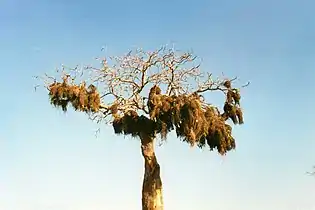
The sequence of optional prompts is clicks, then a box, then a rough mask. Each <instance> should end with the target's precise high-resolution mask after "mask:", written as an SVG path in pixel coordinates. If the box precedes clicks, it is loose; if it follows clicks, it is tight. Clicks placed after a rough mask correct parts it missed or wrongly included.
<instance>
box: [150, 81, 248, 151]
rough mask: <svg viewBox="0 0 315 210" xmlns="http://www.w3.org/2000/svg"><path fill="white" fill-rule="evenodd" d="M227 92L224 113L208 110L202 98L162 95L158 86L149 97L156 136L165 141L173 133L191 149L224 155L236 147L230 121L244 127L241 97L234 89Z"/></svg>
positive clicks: (196, 96) (212, 108)
mask: <svg viewBox="0 0 315 210" xmlns="http://www.w3.org/2000/svg"><path fill="white" fill-rule="evenodd" d="M225 86H226V87H229V90H228V92H227V94H226V95H227V97H226V102H225V105H224V112H223V113H222V114H220V112H219V111H218V110H217V109H216V108H214V107H210V106H205V105H204V104H203V103H202V102H201V100H200V95H198V94H197V93H193V94H190V95H179V96H166V95H162V94H161V89H160V88H159V87H158V86H153V87H152V88H151V90H150V93H149V100H148V108H149V113H150V119H151V120H152V121H154V122H155V123H156V124H157V126H156V127H155V128H156V129H158V130H157V131H156V132H157V133H160V134H161V137H162V138H163V139H166V137H167V134H168V133H169V132H170V131H172V130H174V129H175V131H176V134H177V136H178V137H179V138H181V139H182V140H183V141H185V142H188V143H189V144H190V145H192V146H193V145H196V144H197V145H198V146H199V147H201V148H202V147H204V146H205V145H206V144H207V145H208V146H209V147H210V149H211V150H213V149H217V150H218V152H219V153H220V154H222V155H224V154H225V153H226V152H228V151H230V150H232V149H234V148H235V147H236V145H235V140H234V138H233V137H232V127H231V126H230V125H228V124H227V123H226V120H228V119H231V120H232V122H233V123H234V124H242V123H243V113H242V110H241V108H240V107H239V101H240V95H239V92H238V91H236V90H235V89H232V90H231V88H230V84H228V83H227V84H225Z"/></svg>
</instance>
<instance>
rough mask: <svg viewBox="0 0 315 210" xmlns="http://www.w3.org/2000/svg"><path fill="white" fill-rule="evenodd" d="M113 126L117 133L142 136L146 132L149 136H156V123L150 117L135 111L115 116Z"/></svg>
mask: <svg viewBox="0 0 315 210" xmlns="http://www.w3.org/2000/svg"><path fill="white" fill-rule="evenodd" d="M113 128H114V132H115V133H116V134H124V135H131V136H132V137H137V136H140V133H145V134H147V135H148V136H151V137H155V132H156V130H157V129H156V123H155V122H154V121H152V120H150V119H149V118H147V117H145V116H143V115H141V116H138V114H137V113H136V112H135V111H127V112H126V113H124V115H123V116H122V117H119V116H115V118H114V121H113Z"/></svg>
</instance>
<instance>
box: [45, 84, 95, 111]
mask: <svg viewBox="0 0 315 210" xmlns="http://www.w3.org/2000/svg"><path fill="white" fill-rule="evenodd" d="M48 90H49V97H50V102H51V104H53V105H54V106H56V107H61V108H62V110H63V111H67V109H68V105H69V104H71V105H72V107H73V108H74V109H75V110H76V111H82V112H97V111H99V108H100V103H101V100H100V96H99V93H98V92H97V89H96V87H95V86H94V85H90V86H89V87H88V88H86V86H85V83H82V84H80V85H79V86H78V85H70V84H68V83H67V82H66V81H65V80H64V81H63V82H62V83H59V82H54V83H53V84H51V85H50V86H49V87H48Z"/></svg>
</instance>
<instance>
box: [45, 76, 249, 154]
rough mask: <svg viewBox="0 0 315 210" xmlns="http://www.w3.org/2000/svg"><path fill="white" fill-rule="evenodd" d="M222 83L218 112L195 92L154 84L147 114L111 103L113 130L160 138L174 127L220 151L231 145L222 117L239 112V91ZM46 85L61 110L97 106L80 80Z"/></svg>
mask: <svg viewBox="0 0 315 210" xmlns="http://www.w3.org/2000/svg"><path fill="white" fill-rule="evenodd" d="M223 85H224V86H225V88H226V101H225V104H224V107H223V110H224V112H223V113H222V114H221V113H220V112H219V110H218V109H217V108H215V107H212V106H209V105H206V104H205V103H204V102H202V100H201V96H200V95H199V94H197V93H192V94H189V95H179V96H174V95H173V96H167V95H163V94H162V93H161V89H160V88H159V87H158V86H156V85H155V86H153V87H152V88H151V89H150V93H149V100H148V104H147V105H148V110H149V115H150V118H148V117H146V116H143V115H141V116H139V115H138V114H137V112H136V111H132V110H124V111H125V112H124V113H123V115H120V114H118V105H117V104H114V105H112V107H111V108H110V111H111V113H112V115H113V116H114V121H113V128H114V131H115V133H116V134H124V135H131V136H133V137H137V136H140V134H146V135H148V136H150V137H152V138H154V137H156V134H160V135H161V138H162V139H166V137H167V134H168V133H169V132H170V131H172V130H175V131H176V134H177V136H178V137H179V138H181V139H182V140H183V141H186V142H188V143H190V144H191V145H192V146H193V145H196V144H197V145H198V146H199V147H201V148H202V147H204V146H205V145H206V144H207V145H208V146H209V147H210V149H211V150H213V149H217V150H218V152H219V153H220V154H222V155H224V154H225V153H226V152H228V151H230V150H232V149H234V148H235V140H234V138H233V137H232V127H231V126H230V125H229V124H227V123H226V121H227V120H228V119H231V120H232V122H233V123H234V124H242V123H243V114H242V110H241V108H240V99H241V96H240V94H239V92H238V91H237V90H236V89H233V88H231V82H230V81H226V82H224V84H223ZM48 89H49V96H50V101H51V103H52V104H53V105H54V106H56V107H61V108H62V110H63V111H67V108H68V105H69V104H71V105H72V106H73V108H74V109H75V110H77V111H82V112H87V113H88V112H98V111H99V109H100V96H99V93H98V92H97V89H96V87H95V86H93V85H90V86H88V87H87V88H86V84H85V83H84V82H83V83H81V84H80V85H74V84H69V82H67V78H64V79H63V82H61V83H60V82H54V83H52V84H51V85H50V86H49V87H48Z"/></svg>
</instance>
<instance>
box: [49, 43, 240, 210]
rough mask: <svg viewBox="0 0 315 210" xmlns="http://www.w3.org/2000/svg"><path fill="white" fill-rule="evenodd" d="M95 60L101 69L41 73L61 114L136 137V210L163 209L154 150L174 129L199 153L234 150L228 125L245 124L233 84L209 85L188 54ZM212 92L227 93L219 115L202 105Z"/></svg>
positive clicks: (209, 77)
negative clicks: (139, 183)
mask: <svg viewBox="0 0 315 210" xmlns="http://www.w3.org/2000/svg"><path fill="white" fill-rule="evenodd" d="M101 61H102V62H101V63H102V65H101V66H100V67H99V68H96V67H92V66H87V67H85V68H84V69H82V71H81V70H79V68H78V67H77V68H74V69H71V68H65V67H63V69H62V71H57V72H58V74H57V77H56V76H54V77H51V76H49V75H47V74H46V75H45V77H44V78H43V79H44V83H45V87H47V89H48V92H49V97H50V100H51V103H52V104H53V105H54V106H56V107H61V108H62V110H64V111H67V108H68V107H69V106H72V107H73V108H74V109H75V110H76V111H82V112H85V113H88V115H89V116H90V119H92V120H95V121H97V122H98V123H100V122H105V123H108V124H111V125H112V126H113V128H114V132H115V133H116V134H123V135H131V136H132V137H138V138H139V139H140V142H141V151H142V155H143V157H144V169H145V170H144V179H143V188H142V209H143V210H162V209H163V208H164V205H163V197H162V181H161V177H160V165H159V164H158V162H157V158H156V156H155V151H154V141H155V139H156V137H157V135H159V136H160V137H161V139H162V140H165V139H166V138H167V134H168V133H169V132H171V131H172V130H175V132H176V134H177V136H178V138H179V139H181V140H183V141H185V142H188V143H189V144H191V145H192V146H194V145H197V146H198V147H200V148H203V147H205V146H206V145H208V146H209V147H210V149H211V150H214V149H216V150H217V151H218V152H219V154H221V155H225V154H226V153H227V152H228V151H230V150H232V149H235V140H234V138H233V137H232V127H231V126H230V125H229V124H228V123H227V121H228V119H230V120H231V122H233V123H234V124H242V123H243V114H242V110H241V108H240V98H241V96H240V93H239V89H235V88H233V87H232V83H233V81H235V79H236V78H234V79H222V80H221V79H213V78H212V75H211V74H209V73H206V72H202V71H201V70H200V65H199V64H196V56H194V55H193V54H192V53H190V52H180V51H176V50H175V49H170V48H167V47H166V46H163V47H161V48H159V49H157V50H155V51H152V52H148V51H144V50H142V49H136V50H134V51H130V52H129V53H127V54H125V55H123V56H117V57H108V58H104V59H102V60H101ZM58 78H59V79H60V80H61V81H59V80H58ZM88 84H89V85H88ZM87 85H88V86H87ZM211 91H220V92H222V93H223V94H224V95H225V98H226V99H225V102H224V105H223V110H222V111H220V110H219V109H218V108H217V107H215V106H213V105H211V104H210V103H207V102H206V101H205V99H204V97H203V94H205V93H206V92H211Z"/></svg>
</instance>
